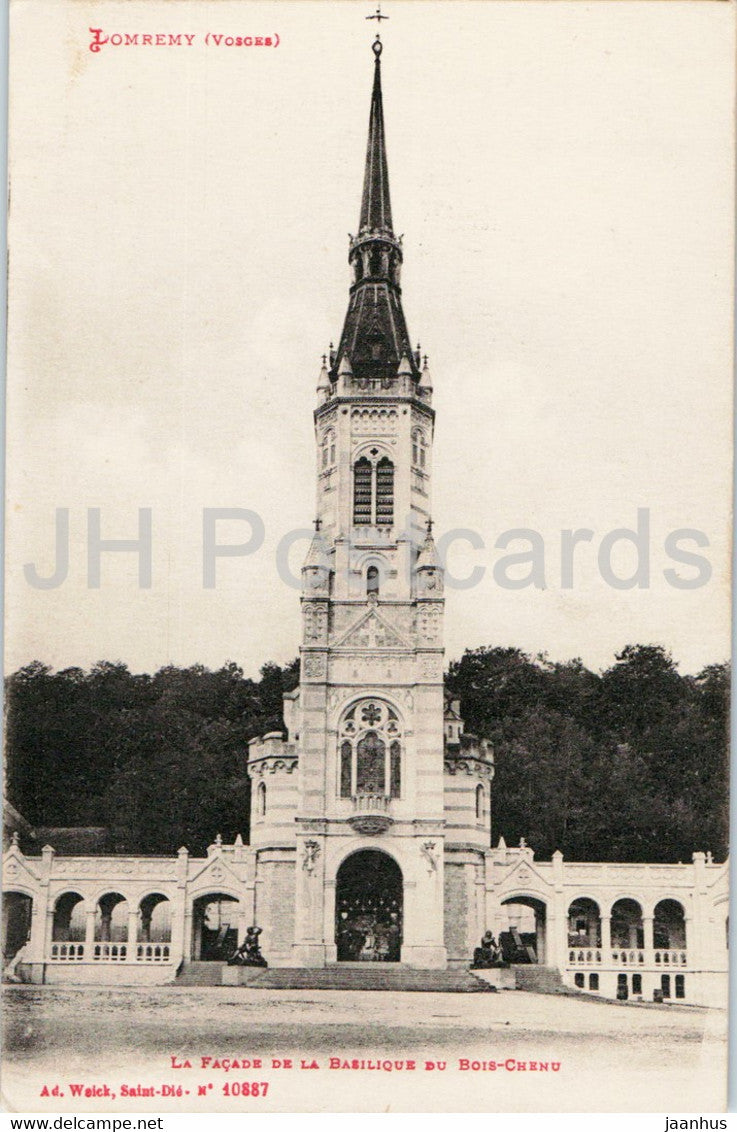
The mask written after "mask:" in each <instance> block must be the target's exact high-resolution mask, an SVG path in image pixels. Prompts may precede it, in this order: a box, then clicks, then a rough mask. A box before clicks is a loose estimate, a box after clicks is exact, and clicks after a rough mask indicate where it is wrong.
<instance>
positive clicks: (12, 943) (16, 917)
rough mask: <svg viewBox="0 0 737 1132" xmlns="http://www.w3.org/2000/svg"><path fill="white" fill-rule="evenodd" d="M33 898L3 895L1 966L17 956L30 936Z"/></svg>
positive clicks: (12, 893) (8, 893)
mask: <svg viewBox="0 0 737 1132" xmlns="http://www.w3.org/2000/svg"><path fill="white" fill-rule="evenodd" d="M32 912H33V898H32V897H31V896H28V895H26V893H24V892H4V893H3V966H5V964H6V963H9V962H10V960H11V959H12V958H13V957H14V956H15V955H17V954H18V952H19V951H20V949H21V947H23V945H24V944H25V943H26V942H27V941H28V938H29V936H30V934H31V914H32Z"/></svg>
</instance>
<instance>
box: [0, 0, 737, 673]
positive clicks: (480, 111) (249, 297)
mask: <svg viewBox="0 0 737 1132" xmlns="http://www.w3.org/2000/svg"><path fill="white" fill-rule="evenodd" d="M373 7H374V5H373V4H365V5H363V4H358V2H357V0H341V2H332V3H325V2H322V3H312V2H310V0H299V3H297V2H294V0H280V2H279V3H271V4H268V3H251V2H246V0H237V2H230V0H213V2H210V3H207V2H200V0H198V2H189V0H170V2H167V3H159V2H158V0H145V3H141V2H137V0H130V2H127V3H125V4H122V3H111V2H108V0H99V2H97V3H94V4H86V3H84V2H82V0H65V2H64V3H53V2H52V0H43V2H39V0H23V2H22V3H18V4H16V5H14V9H13V13H12V24H11V96H10V162H11V169H10V180H11V208H10V221H9V248H10V252H9V254H10V297H9V345H8V402H7V404H8V409H7V421H8V440H7V454H8V490H7V547H6V556H7V563H8V565H7V581H6V590H7V595H6V599H7V621H6V669H7V670H8V671H12V670H14V669H15V668H17V667H18V666H20V665H22V664H25V663H28V662H29V661H31V660H33V659H39V660H42V661H44V662H46V663H48V664H50V665H52V666H53V667H55V668H62V667H67V666H70V665H79V666H82V667H88V666H89V665H90V664H92V663H94V662H95V661H97V660H100V659H107V660H120V661H123V662H125V663H127V664H128V665H129V666H130V667H131V669H132V670H134V671H153V670H155V669H157V668H159V667H160V666H162V665H164V664H168V663H174V664H182V665H186V664H193V663H202V664H205V665H207V666H208V667H217V666H219V665H221V664H222V663H224V662H225V661H228V660H234V661H236V662H238V663H239V664H241V665H242V667H243V668H244V670H245V672H246V673H247V674H249V675H251V674H255V673H256V672H257V671H258V668H259V667H260V665H261V664H263V663H264V662H265V661H267V660H275V661H277V662H280V663H286V662H288V661H289V660H290V659H292V657H294V656H295V655H296V653H297V648H298V643H299V631H300V616H299V601H298V591H297V590H295V589H294V588H293V587H292V586H290V585H288V584H286V583H285V582H284V580H283V579H282V578H281V577H280V576H279V573H278V571H277V566H276V563H277V558H278V556H279V553H280V552H279V549H278V548H279V545H280V541H281V540H282V539H283V538H284V536H285V535H288V533H289V532H291V531H295V530H303V529H305V528H307V527H309V526H310V523H311V520H312V517H313V511H314V493H315V487H314V466H315V453H314V437H313V430H312V412H313V409H314V407H315V404H316V399H315V385H316V382H317V378H318V374H319V368H320V356H321V354H322V353H323V352H324V351H325V349H326V348H327V346H328V343H329V342H330V341H331V340H332V341H335V342H337V340H338V337H339V335H340V330H341V326H342V319H343V316H344V313H345V307H346V304H347V298H348V284H349V273H348V264H347V251H348V233H349V232H352V231H355V228H356V225H357V222H358V214H359V204H360V193H361V183H362V176H363V160H364V152H365V144H366V129H367V125H368V112H369V98H370V88H371V80H372V71H373V56H372V55H371V52H370V43H371V40H372V38H373V35H374V34H375V25H374V24H373V23H367V22H366V20H365V16H366V15H367V14H369V13H370V11H371V10H373ZM383 10H384V12H385V13H386V14H388V15H389V17H390V20H389V21H388V22H387V23H386V24H384V25H382V38H383V41H384V54H383V57H382V69H383V87H384V109H385V116H386V133H387V146H388V157H389V176H390V184H391V193H392V205H393V214H394V221H395V228H396V230H397V232H398V233H403V234H404V251H405V263H404V269H403V277H402V283H403V302H404V308H405V313H406V315H407V319H408V323H409V328H410V333H411V335H412V336H413V340H418V341H420V342H421V344H422V350H423V352H427V354H428V355H429V359H430V367H431V371H432V376H433V384H434V388H435V395H434V406H435V409H436V412H437V423H436V439H435V448H434V488H433V491H434V507H433V509H434V517H435V523H436V528H435V529H436V533H438V534H440V535H442V534H443V533H445V532H447V531H449V530H451V529H457V528H463V529H464V530H466V531H471V532H473V537H474V540H475V542H476V543H477V544H479V545H477V546H476V548H475V549H473V548H472V547H471V546H470V544H463V543H461V542H457V543H456V544H455V548H454V549H453V550H452V551H451V552H450V553H449V557H448V567H449V570H450V571H451V573H453V574H454V576H463V575H467V574H468V573H469V572H470V571H471V570H472V569H474V568H483V570H484V573H483V577H482V578H481V580H480V582H479V583H478V584H477V585H474V586H472V587H470V588H459V589H456V588H449V590H448V592H447V595H446V596H447V601H446V648H447V654H448V657H449V658H451V659H452V658H455V657H458V656H460V655H461V654H462V652H463V651H464V649H466V648H475V647H479V646H485V645H515V646H518V647H519V648H521V649H523V650H525V651H527V652H530V653H532V654H537V653H541V652H542V653H547V654H548V656H549V657H550V658H551V659H553V660H566V659H569V658H571V657H580V658H582V660H583V661H584V662H585V663H586V664H588V665H589V666H591V667H592V668H596V669H599V668H604V667H607V666H609V665H610V664H611V663H612V662H613V660H614V656H615V653H616V652H617V651H619V650H620V649H621V648H623V647H624V646H625V645H626V644H628V643H631V642H642V643H660V644H663V645H665V646H666V647H668V648H669V649H671V650H672V652H673V654H674V656H675V658H676V659H677V660H678V661H679V663H680V666H681V670H682V671H685V672H697V671H698V670H699V669H700V668H702V667H703V666H704V665H706V664H708V663H711V662H714V661H720V660H723V659H725V658H726V656H727V655H728V651H729V553H728V550H729V523H730V482H731V447H730V443H731V400H730V398H731V318H732V298H731V296H732V247H733V231H732V223H733V222H732V184H733V181H732V169H733V142H732V113H733V99H734V91H733V81H734V80H733V59H732V46H731V45H732V23H733V20H734V10H733V6H731V5H727V4H720V3H713V2H709V0H706V2H705V3H700V4H685V3H684V4H680V3H669V4H659V3H648V2H639V3H638V2H633V3H630V2H629V0H623V2H621V3H616V4H615V3H606V2H594V3H568V2H566V0H560V2H558V3H556V4H548V3H536V2H535V0H524V2H515V0H504V2H500V3H495V2H492V0H477V2H471V3H465V2H464V0H457V2H454V3H452V4H451V3H448V2H438V3H428V2H426V0H413V2H412V3H408V2H405V3H402V2H400V0H387V2H386V3H385V4H384V8H383ZM91 27H94V28H101V29H102V32H103V34H105V35H108V34H109V35H113V34H120V35H125V34H129V35H133V34H138V35H143V34H144V33H147V34H151V35H156V34H167V35H168V34H189V35H194V36H195V39H194V41H193V44H192V46H191V47H185V46H182V47H175V46H172V47H157V46H143V45H140V46H123V45H121V46H113V45H112V44H110V43H108V44H106V45H104V46H103V47H102V49H101V50H100V51H99V52H91V51H90V50H89V44H90V42H91V35H90V31H89V29H90V28H91ZM208 33H211V34H212V33H214V34H216V35H218V34H222V35H230V36H233V37H236V36H264V37H266V36H271V37H272V38H275V37H276V35H278V37H279V46H278V47H275V48H274V47H271V48H269V47H258V48H257V47H255V46H254V47H245V46H243V47H237V46H235V45H233V46H231V47H226V46H225V45H224V44H222V45H221V46H220V47H218V46H216V45H215V44H214V43H213V41H212V40H211V41H210V44H209V45H208V44H206V43H205V41H204V37H205V36H206V35H207V34H208ZM21 77H22V81H20V79H21ZM59 508H62V509H64V508H67V509H68V514H69V529H70V542H69V569H68V576H67V577H66V578H65V579H64V580H63V581H62V582H61V584H59V585H58V586H56V587H54V588H47V589H40V588H37V587H36V586H34V585H31V584H29V582H28V580H27V578H26V574H25V573H24V566H25V565H26V564H28V563H32V564H34V565H35V567H36V569H37V572H38V574H39V575H42V576H43V575H52V574H53V572H54V561H55V553H54V537H55V514H56V511H57V509H59ZM90 508H99V509H100V523H101V531H102V537H103V538H108V539H131V538H135V537H136V534H137V525H138V511H139V508H151V511H152V523H153V537H152V545H153V575H152V584H151V587H150V588H148V589H141V588H140V587H139V585H138V570H137V559H136V558H135V556H134V555H131V554H126V555H124V554H113V555H110V554H108V555H104V556H103V564H102V570H101V582H100V586H99V588H90V586H89V585H88V578H87V515H88V510H89V509H90ZM204 508H243V509H247V510H249V511H252V512H255V513H256V514H257V515H258V516H259V517H260V518H261V520H262V521H263V524H264V540H263V545H262V546H261V547H260V548H259V549H258V550H256V551H255V552H254V553H250V554H248V555H247V556H241V557H232V558H228V559H222V560H220V561H219V562H218V565H217V574H216V579H217V584H216V586H215V588H211V589H206V588H203V584H202V574H203V567H202V539H203V536H202V524H203V519H202V513H203V509H204ZM638 511H639V512H641V516H640V521H641V522H643V521H644V518H645V513H646V517H647V521H648V523H649V527H650V531H649V537H648V538H647V539H645V538H644V537H643V538H642V539H641V546H640V553H641V555H642V553H643V551H644V549H645V543H647V545H648V547H649V580H648V584H646V585H643V586H642V587H635V588H629V589H616V588H614V587H613V586H612V585H611V584H608V583H607V581H606V580H605V578H604V577H602V572H601V569H600V566H599V563H598V556H599V551H600V547H601V544H602V540H605V539H606V536H607V535H608V534H609V533H610V532H614V531H616V530H618V529H622V528H627V529H633V528H634V527H635V526H636V524H637V522H638ZM580 528H586V529H587V530H589V531H591V532H593V533H592V535H591V538H590V541H588V542H583V541H582V542H581V543H580V544H579V545H578V547H577V548H576V551H575V557H574V567H573V578H572V584H571V585H566V586H564V585H563V581H564V579H563V578H562V574H561V543H562V539H563V538H564V537H565V536H562V534H561V532H562V531H565V530H575V529H580ZM520 529H526V530H529V529H532V530H533V531H534V532H535V537H536V539H537V552H538V570H537V580H538V581H539V582H541V583H543V584H542V585H541V586H539V587H536V586H532V585H528V586H524V587H522V588H516V589H511V588H509V586H508V585H505V584H500V580H499V569H500V566H499V563H500V560H501V559H502V558H503V557H504V556H505V554H509V553H513V552H518V551H525V550H529V547H530V544H529V541H526V540H522V541H521V542H520V541H516V542H508V545H507V547H506V549H505V548H504V547H503V546H496V545H495V544H496V543H497V542H498V541H499V540H501V541H505V539H507V540H508V538H509V536H505V532H509V531H515V530H517V531H519V530H520ZM682 529H689V530H691V531H697V532H701V533H702V535H703V538H704V539H706V540H708V545H706V544H704V545H703V547H702V548H701V549H698V548H697V547H696V545H695V544H694V543H693V542H684V543H682V545H683V547H684V549H689V550H690V551H691V552H693V553H698V554H700V555H702V556H703V557H704V558H705V559H707V560H708V562H709V565H710V577H709V578H708V579H707V578H706V577H705V576H704V578H703V584H701V585H699V586H697V587H695V588H690V589H680V588H677V587H676V586H674V585H673V584H671V582H670V581H669V580H668V577H666V575H665V574H664V571H666V570H668V569H675V570H676V571H677V577H678V578H681V579H689V578H693V577H695V576H696V575H697V574H698V572H699V570H698V569H697V568H696V567H694V566H688V565H685V564H677V563H674V562H673V561H672V560H671V558H670V557H669V554H668V553H667V551H666V547H665V542H666V539H668V537H669V535H671V533H672V532H674V531H677V530H682ZM219 531H220V535H221V537H222V539H223V540H228V539H230V540H232V541H234V542H238V541H242V540H244V539H245V538H246V537H247V536H248V527H247V524H245V523H243V522H241V523H235V522H232V523H227V522H223V523H222V524H221V525H220V527H219ZM699 537H700V536H699ZM613 540H614V536H612V538H610V540H609V541H610V542H611V541H613ZM541 549H542V553H543V555H544V562H543V563H542V565H541V563H540V559H539V554H540V552H541ZM304 550H305V544H304V542H300V541H298V542H297V543H296V544H295V546H294V548H293V551H292V553H291V555H290V558H289V561H290V563H291V568H292V569H293V570H294V571H296V572H298V570H299V565H300V556H301V555H302V554H303V553H304ZM643 561H644V560H643V559H642V558H641V560H640V566H641V576H643V577H644V567H643ZM636 565H637V562H636V560H635V551H634V547H633V545H632V544H631V543H628V542H627V540H622V539H620V540H618V541H615V544H614V550H613V557H612V569H613V570H614V571H615V572H617V573H618V574H619V575H620V576H622V577H626V576H627V575H629V574H632V572H633V570H634V569H635V567H636ZM495 566H496V567H497V576H496V577H495V572H494V568H495ZM702 568H703V567H702ZM528 572H529V565H528V566H527V567H525V566H521V567H519V568H518V569H517V570H516V572H515V571H514V570H508V571H507V576H508V577H512V578H514V577H515V576H516V577H524V576H525V575H526V574H527V573H528ZM542 575H544V577H543V576H542ZM569 581H571V579H569ZM501 582H502V583H503V582H504V578H503V577H502V579H501Z"/></svg>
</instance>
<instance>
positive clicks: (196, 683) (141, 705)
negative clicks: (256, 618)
mask: <svg viewBox="0 0 737 1132" xmlns="http://www.w3.org/2000/svg"><path fill="white" fill-rule="evenodd" d="M298 681H299V662H298V661H294V662H293V663H292V664H291V665H289V666H287V667H286V668H280V667H279V666H278V665H276V664H266V665H264V667H263V668H262V669H261V679H260V680H259V681H254V680H249V679H246V678H244V676H243V672H242V670H241V669H240V668H239V667H238V666H237V665H236V664H226V665H225V666H224V667H223V668H221V669H220V670H219V671H217V672H210V671H208V669H206V668H203V667H201V666H199V665H196V666H194V667H192V668H174V667H169V668H162V669H160V671H159V672H157V673H156V674H155V675H154V676H145V675H144V676H136V675H133V674H132V673H130V672H129V671H128V669H127V668H126V666H125V665H123V664H109V663H106V662H105V663H100V664H96V665H95V666H94V667H93V668H92V669H91V671H90V672H89V673H85V672H82V671H81V670H80V669H77V668H69V669H66V670H65V671H63V672H57V673H53V672H51V670H50V669H49V668H48V667H46V666H45V665H43V664H40V663H38V662H34V663H33V664H30V665H28V666H27V667H25V668H21V669H20V670H19V671H18V672H16V673H14V674H13V675H12V676H10V677H9V678H8V680H7V683H6V705H7V730H6V736H7V746H6V750H7V758H6V763H7V774H6V788H7V791H8V794H9V797H10V798H11V800H12V801H13V803H14V805H15V806H16V807H17V808H18V809H19V810H20V811H21V813H22V814H23V815H24V817H26V818H27V820H28V821H30V822H31V823H32V824H33V825H41V826H53V825H64V826H69V825H106V826H108V827H109V829H110V830H111V834H112V842H113V845H114V847H115V849H116V850H117V851H118V852H141V853H172V852H175V851H176V850H177V849H178V848H179V846H180V845H186V846H187V848H188V849H189V850H190V852H193V853H201V852H203V851H204V849H205V848H206V846H207V845H208V844H209V843H210V842H211V841H212V840H213V838H214V837H215V835H216V834H217V833H221V834H222V836H223V838H224V839H226V840H232V839H233V838H234V837H235V836H236V834H238V833H241V834H242V835H243V836H244V837H246V836H247V835H248V814H249V780H248V776H247V774H246V759H247V753H248V741H249V739H252V738H253V737H254V736H255V735H261V734H263V733H264V732H267V731H272V730H276V729H278V728H280V727H281V726H282V725H283V724H282V718H281V698H282V693H283V692H285V691H289V690H291V689H292V688H294V687H296V685H297V683H298Z"/></svg>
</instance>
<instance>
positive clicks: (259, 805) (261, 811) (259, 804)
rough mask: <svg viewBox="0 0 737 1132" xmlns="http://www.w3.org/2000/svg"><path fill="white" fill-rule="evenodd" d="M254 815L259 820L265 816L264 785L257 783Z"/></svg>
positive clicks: (263, 783)
mask: <svg viewBox="0 0 737 1132" xmlns="http://www.w3.org/2000/svg"><path fill="white" fill-rule="evenodd" d="M256 813H257V814H258V816H259V817H260V818H262V817H264V816H265V814H266V783H265V782H259V784H258V793H257V796H256Z"/></svg>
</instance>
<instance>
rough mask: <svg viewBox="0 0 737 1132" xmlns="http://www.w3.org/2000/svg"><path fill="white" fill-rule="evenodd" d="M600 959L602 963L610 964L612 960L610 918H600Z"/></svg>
mask: <svg viewBox="0 0 737 1132" xmlns="http://www.w3.org/2000/svg"><path fill="white" fill-rule="evenodd" d="M601 958H602V961H603V962H604V963H610V962H611V959H612V918H611V916H602V917H601Z"/></svg>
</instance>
